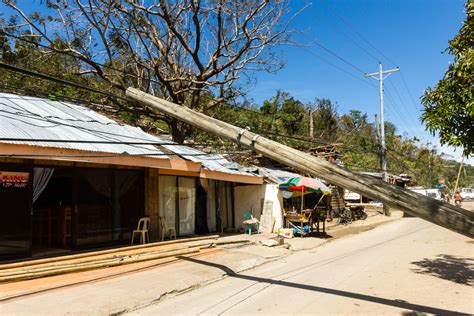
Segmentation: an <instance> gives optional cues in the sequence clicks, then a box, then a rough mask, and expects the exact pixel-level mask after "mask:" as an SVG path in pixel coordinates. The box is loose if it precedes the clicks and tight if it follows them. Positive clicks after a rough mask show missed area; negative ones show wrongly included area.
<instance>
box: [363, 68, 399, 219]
mask: <svg viewBox="0 0 474 316" xmlns="http://www.w3.org/2000/svg"><path fill="white" fill-rule="evenodd" d="M396 71H400V68H398V67H397V68H394V69H390V70H385V71H384V70H383V69H382V63H379V71H378V72H374V73H370V74H365V75H364V77H372V78H374V79H376V80H378V81H379V89H380V148H381V150H380V156H381V160H382V180H383V181H384V182H387V146H386V145H385V121H384V104H383V81H384V80H385V79H387V78H388V76H390V75H391V74H392V72H396ZM384 74H387V75H386V76H385V77H384V76H383V75H384ZM376 76H378V79H377V77H376ZM384 213H385V215H387V216H390V209H389V208H388V207H387V206H386V205H385V204H384Z"/></svg>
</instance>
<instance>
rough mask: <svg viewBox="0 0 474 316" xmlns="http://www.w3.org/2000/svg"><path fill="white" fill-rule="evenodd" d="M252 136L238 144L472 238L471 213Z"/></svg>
mask: <svg viewBox="0 0 474 316" xmlns="http://www.w3.org/2000/svg"><path fill="white" fill-rule="evenodd" d="M126 94H127V96H128V97H130V98H132V99H134V100H137V101H138V102H140V103H142V104H143V105H146V106H148V107H149V108H150V109H151V110H152V111H154V112H162V113H166V114H167V115H170V116H172V117H175V118H177V119H179V120H181V121H183V122H185V123H187V124H190V125H192V126H194V127H197V128H199V129H201V130H203V131H205V132H208V133H211V134H214V135H217V136H220V137H223V138H226V139H229V140H231V141H233V142H237V140H238V139H239V133H240V131H241V130H242V128H240V127H237V126H233V125H231V124H228V123H225V122H222V121H220V120H218V119H215V118H212V117H209V116H207V115H205V114H202V113H199V112H196V111H193V110H191V109H189V108H187V107H185V106H183V105H177V104H174V103H172V102H169V101H166V100H163V99H160V98H157V97H154V96H152V95H150V94H147V93H145V92H142V91H140V90H138V89H135V88H128V89H127V91H126ZM255 136H256V134H255V133H252V132H251V131H247V132H245V133H244V134H242V135H241V136H240V143H241V144H242V145H244V146H247V147H249V148H253V149H254V150H255V151H256V152H258V153H260V154H262V155H264V156H267V157H269V158H271V159H274V160H276V161H278V162H280V163H282V164H285V165H287V166H291V167H294V168H295V169H297V170H299V171H300V172H303V173H308V174H311V175H313V176H316V177H319V178H321V179H323V180H326V181H328V182H329V183H333V184H334V185H337V186H341V187H344V188H347V189H349V190H351V191H354V192H357V193H359V194H363V195H365V196H368V197H370V198H372V199H377V200H380V201H382V202H383V203H386V204H388V205H389V206H391V207H394V208H397V209H399V210H402V211H406V212H407V213H409V214H412V215H414V216H418V217H420V218H423V219H425V220H427V221H429V222H432V223H434V224H437V225H440V226H442V227H445V228H447V229H450V230H452V231H455V232H458V233H460V234H463V235H466V236H468V237H471V238H473V237H474V225H473V222H474V213H473V212H471V211H468V210H466V209H463V208H459V207H454V206H452V205H450V204H447V203H444V202H441V201H438V200H435V199H432V198H429V197H427V196H424V195H421V194H418V193H415V192H412V191H409V190H406V189H404V188H401V187H397V186H394V185H390V184H388V183H386V182H383V181H380V180H378V179H376V178H374V177H371V176H368V175H362V174H356V173H354V172H351V171H349V170H346V169H343V168H341V167H338V166H337V165H334V164H332V163H330V162H328V161H325V160H323V159H320V158H317V157H314V156H312V155H310V154H307V153H304V152H301V151H299V150H296V149H294V148H291V147H289V146H286V145H283V144H280V143H277V142H275V141H272V140H270V139H267V138H265V137H263V136H260V137H258V138H256V139H254V138H255Z"/></svg>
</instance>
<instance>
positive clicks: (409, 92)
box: [400, 71, 417, 108]
mask: <svg viewBox="0 0 474 316" xmlns="http://www.w3.org/2000/svg"><path fill="white" fill-rule="evenodd" d="M400 76H401V78H402V81H403V84H404V85H405V88H406V89H407V92H408V95H409V96H410V99H411V102H412V103H413V106H414V107H415V108H417V105H416V102H415V99H414V98H413V95H412V94H411V91H410V88H409V87H408V84H407V82H406V80H405V77H404V76H403V72H401V71H400Z"/></svg>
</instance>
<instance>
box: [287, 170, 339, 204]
mask: <svg viewBox="0 0 474 316" xmlns="http://www.w3.org/2000/svg"><path fill="white" fill-rule="evenodd" d="M278 187H279V189H280V190H283V191H290V192H301V210H303V195H304V193H311V192H319V193H322V194H323V195H327V194H331V189H329V188H328V187H327V186H326V185H325V184H324V183H322V182H321V180H319V179H314V178H308V177H295V178H290V179H288V180H286V181H284V182H282V183H280V184H279V185H278Z"/></svg>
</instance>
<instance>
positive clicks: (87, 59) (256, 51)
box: [3, 0, 301, 142]
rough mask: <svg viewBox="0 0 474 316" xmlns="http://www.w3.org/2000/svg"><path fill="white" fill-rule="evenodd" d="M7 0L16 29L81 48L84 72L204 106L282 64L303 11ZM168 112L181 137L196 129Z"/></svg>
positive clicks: (247, 1)
mask: <svg viewBox="0 0 474 316" xmlns="http://www.w3.org/2000/svg"><path fill="white" fill-rule="evenodd" d="M3 2H4V3H5V4H6V5H7V6H9V7H10V8H12V9H13V10H15V11H16V13H17V15H18V17H19V18H18V19H17V20H16V21H14V22H15V23H13V24H15V25H10V29H11V27H12V26H13V28H14V29H15V30H16V31H17V32H23V33H24V32H27V33H30V34H32V35H35V36H39V37H40V38H41V41H42V42H44V43H45V44H47V45H49V46H50V47H51V48H52V49H53V50H54V51H55V52H56V53H67V54H71V55H73V56H75V57H76V58H78V59H79V60H80V61H81V62H82V63H83V66H84V69H83V70H82V72H81V74H82V75H90V74H94V75H97V76H99V77H100V78H101V79H103V80H105V81H106V82H108V83H109V84H110V86H111V87H114V88H118V89H121V90H125V89H126V88H127V87H129V86H134V87H137V88H139V89H142V90H144V91H146V92H149V93H152V94H154V95H159V96H161V97H164V98H166V99H168V100H171V101H173V102H175V103H178V104H182V105H186V106H188V107H190V108H193V109H197V110H199V111H202V112H206V111H208V110H210V109H211V108H213V107H215V106H216V105H218V104H219V103H221V102H224V101H228V100H232V99H234V98H235V97H237V96H239V95H241V94H242V93H243V90H242V88H243V87H245V86H246V84H247V83H248V82H249V81H252V72H253V71H270V72H271V71H276V70H278V69H280V68H281V67H282V61H281V59H280V58H278V56H275V52H274V50H273V49H272V48H273V47H275V46H277V45H282V44H289V43H290V37H291V34H292V33H293V30H291V29H290V28H289V27H290V23H291V21H292V20H293V19H294V18H295V17H296V15H297V14H298V13H299V12H301V10H300V11H298V12H296V13H294V14H292V13H291V12H290V9H289V0H281V1H278V0H274V1H271V0H261V1H256V0H235V1H226V0H207V1H205V0H202V1H200V0H180V1H179V0H175V1H173V0H167V1H166V0H149V1H146V0H55V1H53V0H48V1H46V5H47V7H48V13H51V15H50V16H40V15H39V14H38V13H27V11H25V10H27V9H25V8H21V7H20V6H19V5H17V2H16V1H12V0H3ZM161 119H163V120H164V121H166V122H167V123H168V125H169V127H170V130H171V133H172V136H173V139H174V140H175V141H177V142H183V141H184V139H185V138H186V137H187V136H189V134H190V131H191V127H189V126H188V125H185V124H182V123H180V122H178V121H177V120H176V119H173V118H171V117H166V116H164V117H162V118H161Z"/></svg>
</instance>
